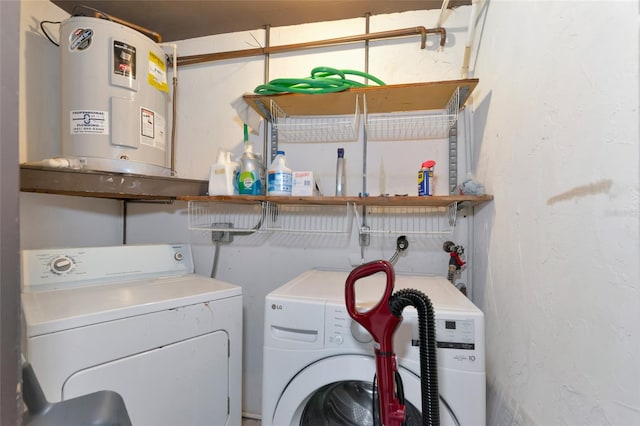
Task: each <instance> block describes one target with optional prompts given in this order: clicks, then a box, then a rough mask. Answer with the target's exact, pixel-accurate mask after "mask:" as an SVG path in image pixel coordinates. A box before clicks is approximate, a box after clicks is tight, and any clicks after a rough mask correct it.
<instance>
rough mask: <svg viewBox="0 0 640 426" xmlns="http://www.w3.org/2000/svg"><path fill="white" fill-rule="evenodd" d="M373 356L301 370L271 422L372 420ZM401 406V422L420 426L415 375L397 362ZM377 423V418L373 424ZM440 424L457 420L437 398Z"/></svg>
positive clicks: (303, 425) (360, 425) (362, 423)
mask: <svg viewBox="0 0 640 426" xmlns="http://www.w3.org/2000/svg"><path fill="white" fill-rule="evenodd" d="M375 371H376V367H375V360H374V358H373V357H372V356H366V355H355V354H354V355H338V356H333V357H329V358H324V359H321V360H319V361H317V362H315V363H313V364H310V365H308V366H307V367H305V368H304V369H303V370H301V371H300V372H299V373H298V374H297V375H296V376H295V377H294V378H293V379H292V380H291V382H289V384H288V385H287V387H286V388H285V389H284V391H283V392H282V395H281V396H280V399H279V400H278V403H277V405H276V408H275V410H274V415H273V422H272V424H274V425H300V426H321V425H323V426H324V425H332V426H339V425H340V426H341V425H344V426H347V425H349V426H366V425H373V424H374V423H373V419H374V416H375V417H376V421H378V420H377V419H378V417H377V416H378V415H379V413H374V412H373V410H372V401H371V398H372V389H373V387H372V381H373V376H374V374H375ZM399 373H400V376H401V378H402V383H403V386H404V394H405V399H406V401H405V404H406V406H407V408H406V412H407V423H406V424H407V425H408V426H409V425H421V424H422V418H421V415H420V409H421V390H420V377H419V376H417V375H416V374H414V373H413V372H411V371H409V370H407V369H406V368H403V367H402V366H400V367H399ZM377 424H379V423H377ZM440 424H441V425H459V423H458V421H457V420H456V417H455V414H454V413H452V412H451V411H450V410H449V408H448V407H447V405H446V404H443V402H442V400H441V402H440Z"/></svg>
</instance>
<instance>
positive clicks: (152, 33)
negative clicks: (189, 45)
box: [94, 12, 162, 43]
mask: <svg viewBox="0 0 640 426" xmlns="http://www.w3.org/2000/svg"><path fill="white" fill-rule="evenodd" d="M94 17H95V18H100V17H106V18H108V19H109V20H111V21H113V22H116V23H118V24H121V25H124V26H126V27H129V28H131V29H134V30H136V31H139V32H141V33H142V34H146V35H148V36H149V37H153V38H155V39H156V41H157V42H158V43H162V36H161V35H160V34H159V33H157V32H155V31H151V30H150V29H148V28H145V27H141V26H140V25H136V24H133V23H131V22H128V21H125V20H124V19H120V18H116V17H115V16H113V15H109V14H107V13H104V12H95V13H94Z"/></svg>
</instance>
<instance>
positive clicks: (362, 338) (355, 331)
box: [351, 321, 373, 343]
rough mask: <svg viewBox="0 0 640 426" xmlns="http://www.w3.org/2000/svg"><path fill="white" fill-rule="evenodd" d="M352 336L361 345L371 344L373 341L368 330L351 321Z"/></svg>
mask: <svg viewBox="0 0 640 426" xmlns="http://www.w3.org/2000/svg"><path fill="white" fill-rule="evenodd" d="M351 335H352V336H353V338H354V339H356V340H357V341H358V342H360V343H369V342H370V341H372V340H373V337H372V336H371V334H370V333H369V332H368V331H367V329H366V328H364V327H363V326H361V325H360V324H358V323H357V322H355V321H351Z"/></svg>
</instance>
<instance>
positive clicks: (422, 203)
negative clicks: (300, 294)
mask: <svg viewBox="0 0 640 426" xmlns="http://www.w3.org/2000/svg"><path fill="white" fill-rule="evenodd" d="M177 199H179V200H182V201H198V202H208V201H214V202H228V203H236V204H255V203H261V202H265V201H268V202H272V203H274V204H288V205H319V206H339V205H345V204H356V205H359V206H378V207H448V206H450V205H451V204H453V203H465V204H467V205H470V206H476V205H479V204H482V203H485V202H488V201H491V200H493V195H479V196H474V195H449V196H431V197H414V196H411V197H408V196H407V197H402V196H394V197H276V196H271V197H270V196H260V195H218V196H214V197H207V196H202V197H193V196H184V197H177Z"/></svg>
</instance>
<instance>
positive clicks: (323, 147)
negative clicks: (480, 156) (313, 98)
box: [127, 8, 470, 413]
mask: <svg viewBox="0 0 640 426" xmlns="http://www.w3.org/2000/svg"><path fill="white" fill-rule="evenodd" d="M438 12H439V11H432V12H415V13H414V12H412V13H403V14H394V15H387V16H381V17H372V19H371V31H372V32H376V31H384V30H388V29H398V28H408V27H415V26H417V25H425V26H427V27H429V26H430V25H431V26H433V25H434V23H435V22H436V20H437V18H438ZM468 12H469V8H463V9H462V10H458V11H455V12H449V14H448V15H449V16H448V18H447V19H446V21H445V26H446V27H447V28H448V29H449V33H448V41H447V46H446V47H445V49H443V50H442V51H440V50H439V49H438V47H437V45H438V42H439V38H438V37H437V36H434V37H433V38H431V36H430V37H429V38H428V47H427V49H425V50H420V48H419V46H420V45H419V37H413V38H408V39H396V40H390V41H381V42H372V43H371V51H370V65H369V72H370V73H371V74H373V75H375V76H377V77H378V78H380V79H382V80H383V81H385V82H386V83H389V84H396V83H408V82H424V81H434V80H447V79H456V78H458V76H459V75H458V73H459V72H460V64H461V61H462V48H463V44H462V41H463V40H464V35H465V30H466V28H465V26H466V24H467V22H468ZM364 32H365V21H364V19H353V20H347V21H341V22H334V23H331V24H327V23H319V24H309V25H301V26H295V27H285V28H273V29H272V33H271V43H272V45H281V44H289V43H302V42H305V41H312V40H323V39H327V38H334V37H340V36H343V35H354V34H363V33H364ZM256 40H258V41H257V42H256ZM263 40H264V31H263V30H259V31H251V32H243V33H236V34H230V35H222V36H212V37H203V38H199V39H192V40H186V41H182V42H180V43H178V46H179V52H180V53H179V54H180V55H191V54H199V53H210V52H219V51H230V50H237V49H246V48H250V47H256V46H257V45H258V44H259V43H264V41H263ZM269 65H270V76H269V77H268V79H269V80H270V79H273V78H278V77H306V76H308V75H309V74H310V72H311V69H312V68H314V67H316V66H330V67H335V68H341V69H355V70H364V68H365V65H364V49H363V43H360V44H356V45H350V46H340V47H333V48H322V49H314V50H307V51H301V52H294V53H288V54H280V55H271V58H270V64H269ZM263 70H264V63H263V60H262V59H261V58H258V59H252V58H250V59H247V60H233V61H223V62H214V63H208V64H202V65H194V66H187V67H181V68H179V70H178V76H179V93H180V95H179V101H178V102H179V103H178V106H179V113H178V126H177V129H178V132H177V139H178V151H179V155H178V157H177V160H176V168H177V170H178V173H179V174H180V175H181V176H184V177H192V178H205V179H206V178H207V177H208V172H209V166H210V165H211V163H213V162H215V161H216V158H217V152H218V150H219V149H224V150H231V151H232V152H233V153H234V154H235V155H240V154H241V152H242V135H243V132H242V122H241V120H240V118H239V117H238V114H237V112H236V111H235V110H234V109H233V108H232V106H231V104H232V102H234V101H235V100H236V99H238V98H239V97H240V96H241V95H242V94H244V93H251V92H252V91H253V89H254V88H255V87H256V86H257V85H259V84H261V83H262V82H263V78H264V77H263V73H264V71H263ZM354 107H355V106H354ZM463 133H464V131H463V130H462V129H461V141H463V140H464V137H463ZM251 142H252V143H253V144H254V146H255V147H256V150H257V151H258V152H262V133H261V134H260V135H251ZM447 144H448V142H447V141H446V140H439V141H429V142H426V143H421V142H394V143H390V142H379V143H378V142H376V143H370V144H369V147H368V151H369V155H368V162H369V168H368V170H369V176H368V186H367V190H368V192H370V193H371V194H375V195H377V194H378V193H379V185H380V179H379V175H380V173H379V172H380V164H381V162H384V169H385V174H386V177H387V182H386V187H387V188H386V189H387V191H388V192H390V193H392V194H395V193H410V194H412V195H417V180H416V179H417V171H418V169H419V167H420V163H421V162H422V161H424V160H427V159H430V158H432V157H435V159H436V160H437V161H438V164H439V165H440V166H439V167H441V168H440V169H438V166H437V168H436V171H438V170H440V173H441V174H440V176H441V178H440V179H439V180H438V184H437V187H436V191H437V192H438V193H440V194H445V193H447V180H446V167H447V165H446V164H447V161H446V159H447ZM338 147H344V148H345V152H346V157H347V161H348V167H347V169H348V181H347V188H348V194H349V195H356V194H358V192H361V191H362V186H361V185H362V184H361V182H362V178H361V173H362V167H363V166H362V150H363V147H362V141H358V142H349V143H341V144H339V143H329V144H313V143H312V144H309V143H306V144H293V143H288V144H280V148H281V149H284V150H285V151H286V155H287V158H288V162H289V166H290V167H292V168H293V169H295V170H313V171H314V172H316V173H317V174H318V175H319V176H320V179H321V186H322V187H323V188H325V189H326V190H327V193H331V191H332V189H333V188H334V185H335V167H336V166H335V164H336V149H337V148H338ZM462 163H463V167H464V158H463V159H462ZM185 208H186V207H185V205H184V203H182V204H181V203H176V204H175V205H174V206H166V207H165V208H160V209H159V208H158V206H149V205H130V206H129V212H130V216H129V220H128V226H127V230H128V232H127V240H128V241H131V242H160V241H166V240H165V238H167V235H165V234H158V233H157V232H155V231H154V230H156V229H158V226H160V225H159V224H160V223H165V225H162V226H163V227H164V228H172V229H173V230H175V229H182V230H184V229H185V228H186V226H187V222H186V215H185V213H184V209H185ZM461 222H462V225H463V226H461V228H460V229H459V230H458V231H457V232H458V233H457V234H455V236H453V237H451V236H450V237H451V238H454V240H456V241H457V242H459V243H465V244H466V242H465V241H466V238H465V237H466V231H465V230H466V228H465V226H464V219H461ZM166 223H171V224H172V225H170V226H167V225H166ZM355 225H356V224H354V226H355ZM171 234H172V236H171V237H170V239H171V238H178V237H179V235H177V234H176V233H175V232H174V231H171ZM188 238H189V242H191V243H192V245H193V247H194V251H195V252H196V260H197V261H198V259H200V261H199V262H198V264H197V269H198V271H197V272H198V273H201V274H203V275H208V274H209V273H210V271H211V267H212V263H213V256H214V252H215V249H214V247H213V245H212V243H211V241H210V235H209V234H208V233H198V232H196V231H191V232H190V233H189V234H188ZM170 239H169V240H170ZM460 239H462V240H460ZM317 242H318V241H317V239H314V238H310V239H307V240H306V241H305V245H301V244H299V243H297V244H295V245H294V244H293V243H292V242H291V241H290V240H287V241H277V242H274V241H272V240H269V241H267V242H266V243H264V244H260V245H255V244H250V243H248V242H246V237H235V241H234V243H233V244H231V245H222V246H221V247H220V250H219V256H220V257H219V266H218V274H217V277H218V278H220V279H222V280H226V281H229V282H232V283H235V284H238V285H241V286H242V287H243V295H244V307H245V310H244V333H245V335H244V358H245V359H244V379H243V380H244V392H245V393H244V401H243V407H244V410H245V412H249V413H260V411H261V406H260V404H261V392H260V389H261V384H262V379H261V375H262V339H263V312H264V296H266V294H267V293H269V292H270V291H272V290H274V289H275V288H277V287H279V286H280V285H282V284H284V283H285V282H287V281H289V280H290V279H292V278H293V277H295V276H296V275H298V274H300V273H302V272H303V271H305V270H307V269H309V268H314V267H322V268H334V269H342V270H350V269H351V268H352V266H353V265H352V263H351V262H350V258H351V259H355V260H357V261H358V262H359V261H360V258H361V257H360V256H361V252H360V247H359V245H358V239H357V233H356V231H355V230H354V232H353V234H352V236H351V238H350V239H349V240H348V241H347V244H346V245H344V246H340V247H336V246H332V245H328V246H327V244H325V247H315V246H313V244H314V243H317ZM323 243H326V241H325V240H323ZM330 243H332V244H335V242H334V241H330ZM441 244H442V240H435V241H434V240H427V241H426V242H425V241H415V240H414V239H412V237H410V249H409V253H408V254H407V255H406V256H405V257H403V258H402V259H401V260H400V261H399V263H398V265H397V268H396V269H397V271H399V272H404V273H430V274H440V275H443V274H446V269H447V264H448V260H449V257H448V255H447V253H445V252H444V251H443V250H442V248H441ZM394 250H395V238H392V239H387V240H386V241H385V244H384V247H382V246H381V245H375V246H372V247H369V248H367V249H366V251H365V259H366V260H373V259H378V258H387V259H388V258H389V257H391V255H392V254H393V251H394ZM294 256H295V261H292V260H293V259H294ZM248 266H249V267H248ZM469 284H470V283H469Z"/></svg>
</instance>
